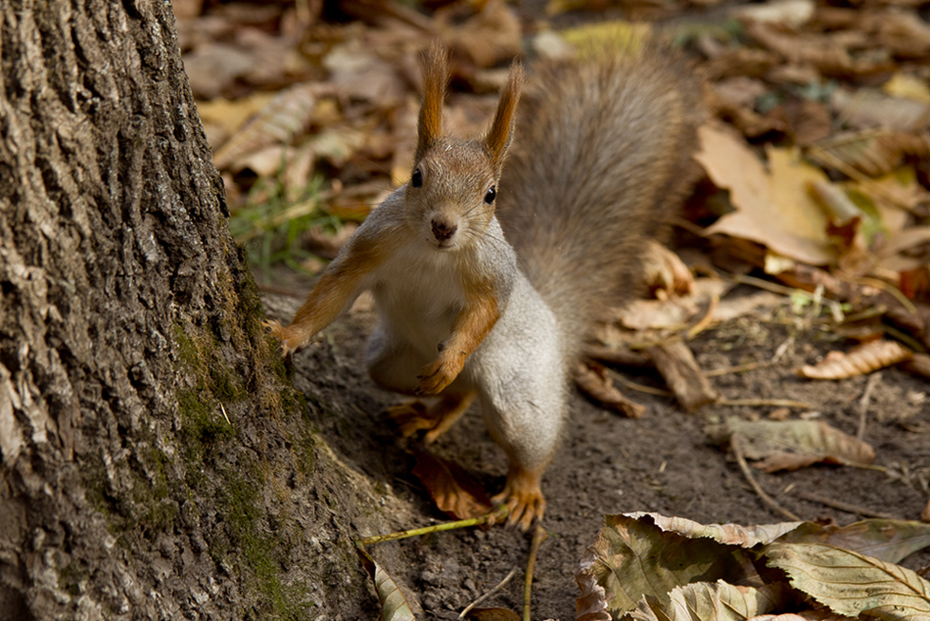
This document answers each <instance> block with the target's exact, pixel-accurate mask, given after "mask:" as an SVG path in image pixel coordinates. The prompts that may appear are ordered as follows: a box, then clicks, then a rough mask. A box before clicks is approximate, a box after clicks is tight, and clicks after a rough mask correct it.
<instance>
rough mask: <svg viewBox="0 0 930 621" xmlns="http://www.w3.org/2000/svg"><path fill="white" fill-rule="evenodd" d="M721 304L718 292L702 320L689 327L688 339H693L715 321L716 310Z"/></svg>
mask: <svg viewBox="0 0 930 621" xmlns="http://www.w3.org/2000/svg"><path fill="white" fill-rule="evenodd" d="M719 304H720V296H719V295H718V294H716V293H714V295H713V296H712V297H711V298H710V304H708V305H707V312H706V313H704V316H703V317H701V320H700V321H699V322H697V323H696V324H694V325H693V326H691V328H689V329H688V340H691V339H693V338H694V337H696V336H697V335H698V334H700V333H701V332H703V331H704V330H705V329H707V327H708V326H709V325H710V324H711V323H713V321H714V312H715V311H716V310H717V306H718V305H719Z"/></svg>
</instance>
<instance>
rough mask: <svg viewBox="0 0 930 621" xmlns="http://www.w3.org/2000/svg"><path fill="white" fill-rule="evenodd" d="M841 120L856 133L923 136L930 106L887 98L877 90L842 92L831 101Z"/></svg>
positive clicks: (928, 119) (897, 98) (836, 94)
mask: <svg viewBox="0 0 930 621" xmlns="http://www.w3.org/2000/svg"><path fill="white" fill-rule="evenodd" d="M830 104H831V105H832V106H833V108H834V109H835V110H836V111H837V113H838V116H839V120H840V121H841V122H842V123H843V124H844V125H846V126H848V127H851V128H853V129H871V128H876V127H878V128H883V129H888V130H891V131H900V132H920V131H923V130H924V129H926V128H927V123H928V121H930V114H928V111H930V104H928V103H926V102H922V101H915V100H913V99H907V98H905V97H893V96H891V95H886V94H885V93H882V92H881V91H879V90H877V89H868V88H860V89H857V90H855V91H850V90H846V89H838V90H836V91H834V93H833V96H832V97H831V98H830Z"/></svg>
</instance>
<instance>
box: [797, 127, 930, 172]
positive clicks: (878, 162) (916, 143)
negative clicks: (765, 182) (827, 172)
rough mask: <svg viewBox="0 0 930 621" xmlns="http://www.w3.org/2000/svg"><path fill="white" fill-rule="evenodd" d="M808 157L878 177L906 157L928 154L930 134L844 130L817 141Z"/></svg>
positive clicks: (929, 153) (881, 130) (929, 150)
mask: <svg viewBox="0 0 930 621" xmlns="http://www.w3.org/2000/svg"><path fill="white" fill-rule="evenodd" d="M808 156H809V157H810V158H811V159H813V160H814V161H816V162H819V163H820V164H822V165H825V166H831V167H835V166H836V165H837V163H839V164H840V165H846V166H851V167H853V168H855V169H856V170H859V171H861V172H863V173H865V174H866V175H870V176H873V177H877V176H879V175H884V174H886V173H889V172H891V171H892V170H894V169H895V168H896V167H897V166H898V165H899V164H900V163H901V160H902V159H903V158H904V157H905V156H912V157H915V158H921V157H923V158H926V157H930V136H928V135H926V134H923V135H914V134H910V133H907V132H899V131H891V130H887V129H870V130H865V131H861V132H856V133H844V134H839V135H836V136H833V137H831V138H827V139H825V140H821V141H819V142H818V143H817V144H815V145H814V146H812V147H811V149H810V151H809V152H808Z"/></svg>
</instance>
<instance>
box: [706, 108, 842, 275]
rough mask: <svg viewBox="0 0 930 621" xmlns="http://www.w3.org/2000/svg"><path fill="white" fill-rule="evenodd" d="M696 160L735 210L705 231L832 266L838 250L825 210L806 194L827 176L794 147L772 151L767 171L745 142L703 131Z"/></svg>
mask: <svg viewBox="0 0 930 621" xmlns="http://www.w3.org/2000/svg"><path fill="white" fill-rule="evenodd" d="M699 134H700V138H701V151H700V152H699V153H698V154H697V156H696V159H697V160H698V162H700V163H701V165H702V166H703V167H704V169H705V170H706V171H707V174H708V176H710V178H711V180H712V181H713V182H714V184H715V185H716V186H717V187H719V188H725V189H728V190H729V191H730V200H731V202H732V204H733V206H734V207H735V208H736V209H737V211H735V212H733V213H729V214H726V215H725V216H723V217H721V218H720V219H719V220H717V222H715V223H714V224H713V225H712V226H711V227H710V228H708V229H707V232H708V233H711V234H712V233H726V234H727V235H731V236H733V237H739V238H742V239H748V240H752V241H755V242H758V243H760V244H763V245H765V246H766V247H768V248H769V249H770V250H773V251H775V252H777V253H778V254H780V255H783V256H785V257H789V258H791V259H795V260H798V261H802V262H804V263H808V264H811V265H823V264H831V263H833V261H835V260H836V252H835V250H834V249H833V248H832V247H831V245H830V240H829V237H828V236H827V232H826V224H827V219H826V215H825V214H824V213H823V210H822V209H820V208H819V207H818V206H817V204H816V203H815V202H814V200H813V198H811V196H810V194H809V193H808V190H807V185H808V183H810V182H814V181H822V180H826V175H825V174H824V173H823V172H822V171H821V170H820V169H817V168H814V167H813V166H810V165H809V164H806V163H805V162H803V161H802V160H801V159H800V155H799V152H798V151H797V150H796V149H777V148H774V147H770V148H768V149H767V151H766V153H767V155H768V160H769V161H768V165H769V170H766V168H765V166H764V165H763V163H762V162H761V161H760V160H759V158H758V157H757V156H756V154H755V153H753V151H752V150H751V149H750V148H749V146H748V145H747V144H746V143H745V141H744V140H743V139H742V138H740V137H739V136H735V135H734V134H733V133H732V132H731V131H727V130H725V129H723V128H721V127H716V126H711V125H705V126H703V127H701V129H700V130H699Z"/></svg>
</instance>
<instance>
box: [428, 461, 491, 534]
mask: <svg viewBox="0 0 930 621" xmlns="http://www.w3.org/2000/svg"><path fill="white" fill-rule="evenodd" d="M414 454H415V456H416V458H417V465H416V466H414V468H413V474H414V475H416V476H417V478H418V479H420V482H421V483H423V487H425V488H426V489H427V491H428V492H429V495H430V497H431V498H432V499H433V502H435V503H436V506H437V507H438V508H439V510H440V511H442V512H443V513H446V514H447V515H450V516H452V517H453V518H455V519H459V520H462V519H468V518H473V517H478V516H481V515H485V514H486V513H488V511H490V510H491V501H490V499H489V498H488V497H487V495H486V494H485V493H484V489H483V488H482V487H481V486H480V485H479V484H478V483H476V482H475V481H474V479H472V478H471V477H470V476H469V475H468V473H467V472H465V470H463V469H462V467H461V466H459V465H458V464H454V463H452V462H450V461H447V460H445V459H442V458H440V457H437V456H436V455H433V454H432V453H430V452H429V451H427V450H426V449H424V448H417V449H416V451H415V452H414Z"/></svg>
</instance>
